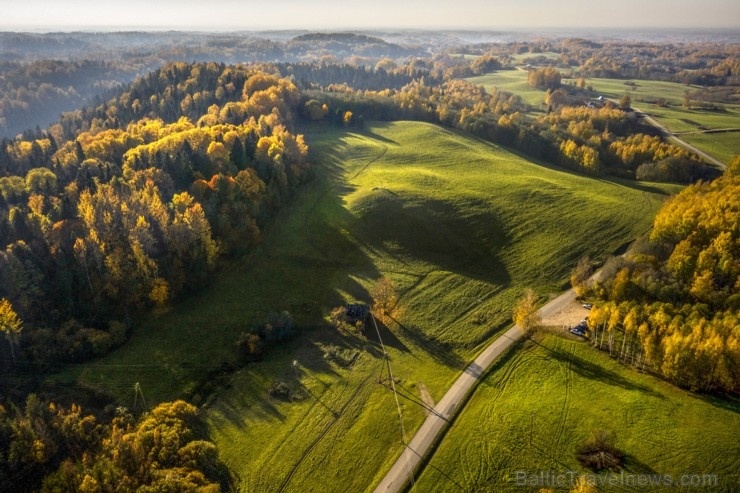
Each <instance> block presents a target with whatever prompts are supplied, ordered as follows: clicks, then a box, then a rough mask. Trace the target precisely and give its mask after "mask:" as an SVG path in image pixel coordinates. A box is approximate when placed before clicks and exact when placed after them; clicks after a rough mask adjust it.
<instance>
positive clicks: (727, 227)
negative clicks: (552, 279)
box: [587, 157, 740, 394]
mask: <svg viewBox="0 0 740 493" xmlns="http://www.w3.org/2000/svg"><path fill="white" fill-rule="evenodd" d="M738 217H740V158H738V157H736V158H735V159H734V161H733V163H732V164H731V165H730V167H729V168H728V170H727V171H726V172H725V174H724V175H723V176H722V177H721V178H719V179H717V180H715V181H713V182H711V183H702V184H697V185H693V186H690V187H688V188H687V189H685V190H683V191H682V192H681V193H679V194H678V195H676V196H675V197H673V198H672V199H670V200H669V201H668V202H667V203H666V204H665V205H664V206H663V207H662V208H661V210H660V212H659V213H658V215H657V217H656V218H655V223H654V228H653V231H652V233H651V237H650V240H649V241H646V242H643V243H642V244H640V245H638V246H637V247H636V248H634V249H633V250H632V251H631V252H630V253H629V254H628V255H626V256H625V258H624V259H622V260H619V261H616V262H614V263H613V264H611V265H610V266H608V268H607V271H608V273H607V277H606V280H605V281H603V282H599V283H596V284H594V285H592V286H590V288H589V291H588V292H587V295H591V296H596V297H597V298H598V299H599V300H600V301H599V302H598V303H597V304H596V306H594V308H593V310H592V311H591V314H590V316H589V326H590V327H591V331H592V342H593V344H594V345H596V346H597V347H599V348H601V349H604V350H608V351H609V353H610V354H612V355H613V356H614V357H616V358H618V359H619V360H620V361H622V362H624V363H627V364H631V365H634V366H636V367H638V368H641V369H649V370H650V371H653V372H655V373H657V374H658V375H660V376H662V377H663V378H666V379H667V380H669V381H671V382H673V383H675V384H677V385H679V386H682V387H686V388H690V389H692V390H701V391H721V392H729V393H735V394H736V393H738V392H739V391H740V223H738Z"/></svg>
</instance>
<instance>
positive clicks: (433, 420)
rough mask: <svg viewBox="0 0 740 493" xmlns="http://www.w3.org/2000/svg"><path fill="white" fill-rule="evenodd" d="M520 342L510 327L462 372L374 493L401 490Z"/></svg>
mask: <svg viewBox="0 0 740 493" xmlns="http://www.w3.org/2000/svg"><path fill="white" fill-rule="evenodd" d="M575 299H576V293H575V292H574V291H573V290H572V289H569V290H568V291H566V292H564V293H563V294H561V295H560V296H558V297H557V298H555V299H554V300H552V301H550V302H549V303H547V304H546V305H544V306H543V307H542V308H540V314H541V315H542V317H543V318H545V317H547V316H549V315H552V314H553V313H556V312H558V311H560V310H561V309H562V308H563V307H565V306H566V305H568V304H569V303H572V302H573V301H575ZM521 338H522V331H521V329H520V328H519V327H518V326H516V325H514V326H512V327H511V328H510V329H509V330H507V331H506V332H505V333H504V334H502V335H501V337H499V338H498V339H496V340H495V341H494V342H493V343H492V344H491V345H490V346H488V347H487V348H486V349H485V350H483V352H482V353H481V354H480V355H479V356H478V357H477V358H476V359H475V361H473V362H472V363H470V365H468V367H467V368H465V371H463V373H462V375H460V376H459V377H458V379H457V380H456V381H455V383H454V384H453V385H452V387H450V389H449V390H448V391H447V393H446V394H445V395H444V397H442V400H440V401H439V402H438V403H437V405H436V406H434V411H432V412H431V414H429V416H427V418H426V420H424V423H423V424H422V425H421V428H419V430H418V431H417V432H416V434H415V435H414V437H413V438H412V439H411V442H410V443H408V444H406V448H405V449H404V451H403V452H402V453H401V456H400V457H399V458H398V460H396V463H395V464H393V467H392V468H391V470H390V471H389V472H388V474H386V475H385V477H384V478H383V480H382V481H381V482H380V484H379V485H378V486H377V487H376V488H375V492H376V493H386V492H398V491H401V490H402V489H403V487H404V486H405V485H406V483H407V482H408V481H409V479H411V477H412V474H415V472H416V470H417V469H418V468H419V464H420V463H421V461H422V459H423V458H425V457H426V456H427V454H428V453H429V452H430V450H431V448H432V446H433V445H434V444H435V442H436V441H437V440H438V439H439V437H440V436H441V434H442V432H443V431H444V430H445V429H446V428H447V426H449V424H450V421H451V420H452V419H453V418H454V417H455V415H456V414H457V413H458V412H459V411H460V409H461V408H462V406H461V404H463V403H464V402H465V399H466V398H467V396H468V395H469V394H470V392H471V391H472V390H473V389H474V388H475V386H476V385H477V384H478V381H479V380H480V378H481V376H482V375H483V374H485V372H486V370H488V369H489V368H490V367H491V365H492V364H493V362H494V361H496V359H498V357H499V356H501V355H502V354H503V353H504V352H505V351H506V350H507V349H509V348H510V347H511V346H512V345H513V344H514V343H515V342H516V341H518V340H519V339H521Z"/></svg>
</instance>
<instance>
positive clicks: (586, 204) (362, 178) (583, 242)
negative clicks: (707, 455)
mask: <svg viewBox="0 0 740 493" xmlns="http://www.w3.org/2000/svg"><path fill="white" fill-rule="evenodd" d="M305 130H306V134H307V140H308V142H309V145H310V146H311V149H312V151H311V152H312V156H313V157H312V159H313V160H314V161H315V163H316V165H315V174H316V176H315V178H314V180H313V181H312V182H311V183H309V184H308V185H307V186H306V187H305V188H304V190H303V191H302V193H301V194H299V196H298V198H297V199H296V201H295V202H294V203H293V204H292V205H291V207H290V209H289V210H287V211H285V212H284V213H282V214H281V216H280V217H279V218H277V220H276V221H275V222H274V226H273V227H272V228H271V229H270V230H269V231H268V232H266V234H265V236H264V241H263V243H262V245H260V246H259V248H257V249H256V251H254V252H253V253H252V254H250V255H249V256H247V257H246V258H244V259H242V260H240V261H238V262H235V263H234V264H233V265H232V266H231V267H230V268H229V269H227V270H223V271H222V273H221V276H220V278H219V279H218V280H217V281H216V282H214V283H213V284H212V285H211V287H210V288H209V289H208V290H206V291H205V292H204V293H202V294H201V295H198V296H195V297H193V298H191V299H189V300H186V301H185V302H183V303H181V304H178V305H177V306H175V307H173V308H172V309H171V310H170V311H167V312H165V313H160V314H156V315H153V316H151V317H149V318H148V319H146V320H144V321H142V322H141V323H140V324H139V325H138V326H137V328H136V330H135V332H134V334H133V336H132V338H131V340H130V341H129V343H127V344H126V346H125V347H123V348H122V349H120V350H118V351H116V352H114V353H113V354H111V355H109V356H108V357H106V358H103V359H102V360H100V361H98V362H95V363H93V364H89V365H84V366H81V367H79V368H77V369H76V370H74V371H68V372H66V373H64V374H63V375H60V376H58V377H57V381H58V382H60V383H62V384H68V383H71V382H76V384H82V385H87V386H90V387H94V388H96V389H99V390H101V391H104V392H110V393H113V394H114V395H116V396H117V397H118V398H119V402H120V403H121V404H124V405H129V406H130V405H132V404H133V401H134V399H133V393H132V390H131V389H132V386H133V384H134V383H136V382H139V383H140V385H141V389H142V390H143V393H144V396H145V397H146V398H147V399H148V403H150V404H151V402H153V401H161V400H167V399H172V398H174V397H177V396H180V395H183V394H184V393H185V394H187V395H190V396H191V398H193V399H194V400H195V401H196V402H201V403H202V402H203V401H204V400H205V398H206V396H207V395H208V394H209V393H210V392H211V391H213V390H215V391H216V392H215V393H213V394H212V395H211V397H210V399H209V400H208V402H207V403H206V404H207V405H206V409H207V419H208V422H209V426H210V430H211V435H212V438H213V439H214V440H215V441H216V443H217V444H218V446H219V448H220V449H221V451H222V454H223V456H224V459H225V461H226V462H227V463H228V464H229V466H230V468H231V469H232V471H233V472H234V473H235V474H237V475H238V476H239V478H240V481H241V485H242V487H243V489H244V490H245V491H276V490H280V489H281V487H283V486H285V489H286V491H305V490H311V489H314V490H318V489H321V490H322V491H358V490H362V489H364V488H367V487H368V485H371V484H374V482H376V481H378V480H379V479H380V476H382V475H383V474H384V472H385V470H386V469H387V468H388V467H390V465H391V463H392V462H393V460H395V457H396V456H397V455H398V453H400V451H401V448H400V426H399V420H398V412H397V410H396V405H395V401H394V399H393V395H392V393H391V392H390V391H389V390H388V389H387V387H386V386H387V384H388V378H387V377H388V374H387V368H385V366H384V363H383V360H382V358H381V352H380V350H379V348H378V344H377V342H376V339H377V337H375V336H372V337H371V338H369V339H367V340H366V339H363V338H358V337H346V336H342V335H340V334H337V333H336V332H334V331H332V330H330V329H328V328H326V326H325V323H324V319H323V317H324V316H326V314H327V313H328V311H329V310H330V309H331V308H332V307H333V306H337V305H338V304H340V303H341V302H342V301H344V300H350V299H359V300H368V298H369V297H368V294H367V290H368V288H369V287H370V286H371V285H372V283H373V282H374V281H375V280H376V279H377V278H378V277H379V276H380V275H387V276H389V277H391V278H392V279H393V280H394V281H395V283H396V285H397V287H398V290H399V295H400V300H399V305H400V310H399V312H398V314H397V316H396V318H397V320H398V323H392V324H391V326H390V327H388V328H385V327H381V334H382V338H383V341H384V342H385V344H386V346H387V348H388V351H389V353H390V357H391V361H392V365H393V372H394V375H395V376H396V378H397V379H398V384H397V385H398V386H399V389H401V392H402V394H403V395H404V397H402V398H401V408H402V412H403V416H404V425H405V437H406V439H408V438H410V436H411V433H412V432H413V431H414V430H415V428H416V427H418V426H419V425H420V423H421V421H422V419H423V417H424V408H423V406H422V405H421V402H422V401H421V398H422V397H421V396H422V391H421V389H422V388H424V389H426V391H425V392H424V394H425V395H426V394H427V393H428V395H429V396H430V397H431V398H432V399H435V400H436V399H439V398H440V397H441V396H442V394H443V392H444V391H445V390H446V388H447V387H448V386H449V385H450V384H451V382H452V381H453V380H454V378H455V377H456V376H457V375H458V374H459V372H460V371H462V369H463V368H464V364H465V362H466V361H468V360H469V359H470V358H471V357H472V356H473V355H474V354H475V353H476V352H477V351H478V350H479V349H480V347H481V346H482V344H483V343H485V342H486V341H487V340H489V339H490V338H491V336H493V335H495V334H496V332H498V331H499V330H500V329H501V328H502V327H504V326H505V325H506V324H507V323H508V322H509V319H510V310H511V306H512V305H513V303H514V300H515V299H516V298H517V296H518V295H519V294H520V292H521V291H522V289H523V288H524V287H526V286H532V287H534V288H535V289H537V290H538V292H539V293H540V294H542V295H544V296H546V295H548V294H550V293H554V292H557V291H559V290H560V289H562V287H563V286H564V285H565V283H566V281H567V277H568V273H569V271H570V269H571V268H572V266H573V265H574V264H575V262H576V261H577V259H578V258H579V257H580V256H581V255H583V254H586V253H590V254H592V255H595V256H599V255H603V254H604V253H606V252H612V251H614V250H615V249H617V248H618V247H619V246H620V245H622V244H623V243H624V242H626V241H627V240H629V239H630V238H634V237H635V236H637V235H639V234H641V233H643V232H645V231H646V230H647V228H648V227H649V225H650V223H651V221H652V217H653V216H654V214H655V212H656V211H657V209H658V207H659V206H660V203H661V201H662V200H663V199H664V198H665V195H664V193H665V192H673V191H676V190H677V188H676V187H673V186H667V185H660V186H655V185H651V184H634V183H627V182H624V183H623V182H618V181H606V180H595V179H592V178H587V177H584V176H580V175H577V174H573V173H570V172H565V171H562V170H559V169H552V168H548V167H546V166H541V165H537V164H534V163H531V162H529V161H526V160H525V159H523V158H520V157H518V156H516V155H514V154H512V153H510V152H508V151H506V150H503V149H501V148H500V147H497V146H493V145H490V144H488V143H484V142H480V141H477V140H474V139H471V138H468V137H465V136H463V135H460V134H458V133H455V132H451V131H448V130H445V129H442V128H440V127H437V126H433V125H429V124H422V123H412V122H397V123H383V124H372V125H369V126H368V127H367V128H366V129H365V130H363V131H361V132H350V131H346V130H338V129H335V128H331V127H324V126H312V127H310V128H307V129H305ZM283 309H287V310H288V311H290V312H291V313H292V314H293V315H294V317H295V320H296V324H297V325H298V326H299V327H300V328H301V330H300V332H301V334H300V335H299V337H298V338H296V339H295V340H294V341H292V342H291V343H289V344H287V345H284V346H282V347H281V348H279V349H276V350H273V351H272V352H271V353H270V354H269V355H268V356H267V357H266V358H265V362H262V363H257V364H250V365H249V366H247V367H246V368H244V369H242V370H240V371H238V372H237V373H236V374H235V375H233V377H229V378H219V377H218V371H219V368H220V367H221V365H222V364H230V363H233V361H234V342H235V341H236V338H237V337H238V335H239V334H240V333H241V332H242V331H245V330H247V329H248V328H249V326H250V325H251V324H252V323H254V322H255V321H260V320H264V318H265V317H266V315H267V314H268V312H270V311H271V310H283ZM332 345H333V346H334V348H333V349H332V350H333V351H334V352H339V353H342V354H343V358H340V359H343V360H344V363H343V364H341V365H340V364H336V363H333V362H330V361H329V360H327V359H326V358H325V357H324V354H325V353H326V352H328V351H329V349H330V346H332ZM294 362H295V365H294V364H293V363H294ZM209 372H211V373H210V374H209ZM276 381H283V382H285V383H287V384H288V385H289V386H291V387H292V388H293V390H294V391H295V394H296V400H294V401H293V402H285V401H281V400H279V399H275V398H273V397H269V396H268V394H267V389H268V388H269V387H270V386H271V385H272V384H273V383H274V382H276ZM379 382H380V383H379ZM139 402H140V401H139ZM327 470H328V471H329V473H328V474H329V475H328V476H327V475H326V474H327V472H326V471H327ZM318 471H321V474H318V473H317V472H318ZM327 481H328V484H327Z"/></svg>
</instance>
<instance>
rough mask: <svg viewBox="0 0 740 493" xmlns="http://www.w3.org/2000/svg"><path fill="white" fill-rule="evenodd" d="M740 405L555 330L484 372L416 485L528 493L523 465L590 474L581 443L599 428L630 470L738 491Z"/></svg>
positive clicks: (422, 488)
mask: <svg viewBox="0 0 740 493" xmlns="http://www.w3.org/2000/svg"><path fill="white" fill-rule="evenodd" d="M739 411H740V404H738V403H734V404H733V403H728V402H722V401H713V400H711V399H703V398H701V397H698V396H696V395H693V394H690V393H688V392H685V391H683V390H680V389H677V388H675V387H673V386H671V385H669V384H667V383H665V382H663V381H660V380H657V379H655V378H652V377H650V376H647V375H643V374H640V373H638V372H636V371H634V370H630V369H627V368H625V367H624V366H621V365H619V364H617V363H615V362H614V361H612V360H611V359H610V358H609V357H608V355H605V354H603V353H598V352H596V351H594V350H593V349H591V348H589V347H588V345H587V344H586V343H584V342H578V341H572V340H566V339H562V338H559V337H556V336H553V335H548V336H545V337H544V338H543V339H542V340H540V341H539V342H537V343H532V342H528V343H526V345H525V346H524V347H522V348H520V349H519V350H517V351H516V352H513V353H511V354H510V355H509V356H508V357H507V358H505V359H504V360H502V362H500V363H499V364H498V365H497V366H496V368H495V369H494V371H492V372H491V373H490V374H489V375H488V376H487V377H486V379H485V380H484V381H483V382H482V383H481V385H480V387H479V388H478V391H477V392H476V393H475V395H474V396H473V397H472V398H471V400H470V402H469V403H468V405H467V406H466V408H465V410H464V411H463V412H462V413H461V414H460V416H459V417H458V419H457V420H456V421H455V424H454V425H453V427H452V428H451V430H450V431H449V432H448V433H447V435H446V437H445V438H444V440H443V441H442V443H441V444H440V446H439V448H438V449H437V451H436V453H435V454H434V456H433V458H432V459H431V460H430V462H429V464H428V465H427V467H426V469H425V470H424V472H423V474H422V475H421V476H420V477H419V478H417V488H418V490H419V491H439V492H441V491H502V492H505V491H529V489H526V488H523V487H522V486H521V485H520V486H517V485H516V471H528V473H529V474H536V473H537V472H538V471H552V472H555V473H557V474H562V473H566V472H567V471H578V472H585V471H584V469H583V467H582V466H581V464H580V463H579V462H578V461H577V460H576V458H575V450H576V449H577V448H578V446H579V445H580V444H581V443H583V442H584V441H585V440H586V439H587V438H588V437H589V435H590V434H591V433H592V432H594V431H595V430H599V429H601V430H605V431H608V432H611V433H614V434H615V435H616V440H617V447H618V448H620V449H621V450H622V451H623V452H624V453H625V454H626V462H625V464H626V466H625V471H626V473H627V474H664V475H665V474H670V475H671V476H672V477H674V478H676V479H678V478H679V477H680V476H681V475H683V474H716V475H717V476H718V480H719V485H718V486H717V487H713V488H689V489H679V490H678V491H689V490H696V491H725V492H729V491H737V489H736V488H737V486H738V484H739V483H738V476H737V458H738V454H740V447H739V446H738V441H737V430H738V429H739V428H740V414H739ZM576 477H577V476H576ZM543 486H547V485H543ZM530 489H531V490H532V491H536V490H537V489H536V488H530ZM665 490H666V491H676V488H666V489H665ZM558 491H561V490H558ZM562 491H565V490H562ZM598 491H604V492H609V491H637V489H636V488H629V487H619V486H614V487H609V486H603V487H599V490H598ZM640 491H660V489H658V488H654V489H651V488H643V489H640Z"/></svg>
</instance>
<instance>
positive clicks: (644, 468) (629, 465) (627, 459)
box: [622, 454, 658, 474]
mask: <svg viewBox="0 0 740 493" xmlns="http://www.w3.org/2000/svg"><path fill="white" fill-rule="evenodd" d="M622 468H623V469H624V470H625V471H628V472H631V473H633V474H658V472H657V471H656V470H655V469H653V468H652V467H650V466H648V465H647V464H645V463H644V462H641V461H639V460H638V459H637V458H636V457H635V456H634V455H630V454H625V455H624V460H623V462H622Z"/></svg>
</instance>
